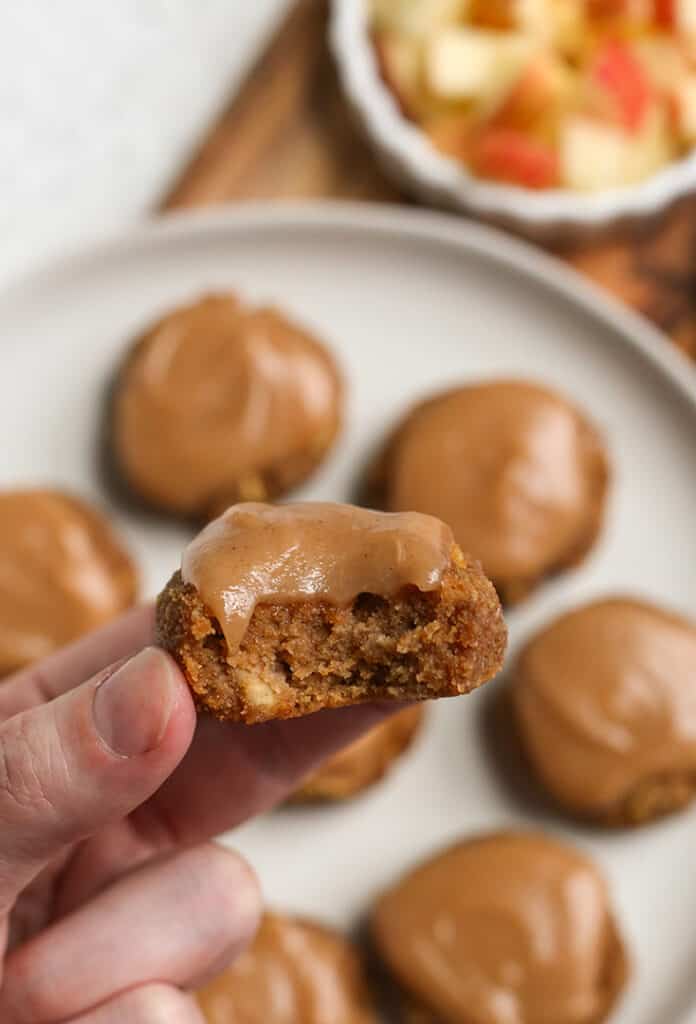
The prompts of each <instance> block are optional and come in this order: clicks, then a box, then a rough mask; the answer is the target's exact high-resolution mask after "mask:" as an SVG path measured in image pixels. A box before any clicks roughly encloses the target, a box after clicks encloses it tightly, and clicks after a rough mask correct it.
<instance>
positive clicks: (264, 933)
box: [197, 913, 378, 1024]
mask: <svg viewBox="0 0 696 1024" xmlns="http://www.w3.org/2000/svg"><path fill="white" fill-rule="evenodd" d="M197 1000H198V1004H199V1006H200V1008H201V1011H202V1012H203V1016H204V1017H205V1020H206V1024H291V1022H292V1024H378V1017H377V1013H376V1010H375V1008H374V1006H373V1003H372V999H371V997H370V993H369V990H368V987H367V982H366V979H365V975H364V970H363V966H362V963H361V961H360V957H359V955H358V952H357V950H356V949H355V947H354V946H353V945H352V944H351V943H350V942H349V940H348V939H345V938H343V936H341V935H339V934H338V932H335V931H333V930H331V929H330V928H326V927H325V926H323V925H319V924H316V923H314V922H313V921H308V920H305V919H301V918H297V917H286V916H283V915H281V914H275V913H274V914H271V913H267V914H266V915H265V916H264V918H263V921H262V923H261V927H260V929H259V931H258V933H257V935H256V938H255V940H254V942H253V943H252V944H251V946H250V947H249V949H247V950H246V952H244V953H242V955H241V956H240V957H239V959H237V960H236V961H235V962H234V963H233V964H232V966H231V967H229V968H228V969H227V970H226V971H225V972H224V973H223V974H221V975H219V976H218V977H217V978H214V979H213V980H212V981H211V982H209V983H208V984H207V985H206V986H205V987H204V988H203V989H201V990H200V991H199V992H198V993H197Z"/></svg>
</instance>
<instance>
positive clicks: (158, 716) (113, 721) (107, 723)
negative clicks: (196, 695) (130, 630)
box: [92, 647, 176, 757]
mask: <svg viewBox="0 0 696 1024" xmlns="http://www.w3.org/2000/svg"><path fill="white" fill-rule="evenodd" d="M175 699H176V687H175V685H174V677H173V673H172V669H171V665H170V663H169V659H168V657H167V655H166V654H165V653H164V652H163V651H160V650H159V649H158V648H157V647H146V648H145V649H144V650H143V651H140V652H139V653H138V654H136V655H135V657H133V658H131V659H130V661H127V662H126V663H125V665H121V667H120V668H119V669H118V670H117V671H116V672H114V674H113V675H111V676H108V677H107V678H106V679H105V680H104V681H103V682H102V683H100V684H99V686H98V687H97V689H96V691H95V694H94V703H93V705H92V713H93V716H94V724H95V727H96V729H97V732H98V733H99V735H100V736H101V738H102V740H103V742H104V743H105V745H106V746H107V747H108V748H109V749H110V750H112V751H113V752H114V753H115V754H118V755H119V756H121V757H136V756H137V755H139V754H146V753H147V752H148V751H149V750H154V749H155V748H156V747H158V746H159V744H160V743H161V741H162V737H163V736H164V732H165V730H166V728H167V724H168V722H169V718H170V716H171V713H172V710H173V707H174V701H175Z"/></svg>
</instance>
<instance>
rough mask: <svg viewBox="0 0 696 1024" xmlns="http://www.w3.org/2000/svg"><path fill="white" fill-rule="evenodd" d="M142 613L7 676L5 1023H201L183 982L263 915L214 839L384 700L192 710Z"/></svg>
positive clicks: (245, 870)
mask: <svg viewBox="0 0 696 1024" xmlns="http://www.w3.org/2000/svg"><path fill="white" fill-rule="evenodd" d="M152 626H153V618H152V609H149V608H142V609H137V610H136V611H134V612H131V613H130V614H129V615H127V616H125V617H124V618H123V619H121V620H119V621H118V622H116V623H115V624H113V625H112V626H109V627H107V628H106V629H104V630H101V631H99V632H98V633H95V634H93V635H92V636H90V637H88V638H87V639H85V640H84V641H80V642H79V643H77V644H74V645H73V646H72V647H69V648H66V649H65V650H64V651H62V652H60V653H58V654H56V655H54V656H53V657H51V658H49V659H47V660H46V661H45V662H43V663H40V664H39V665H37V666H32V667H31V668H29V669H27V670H25V671H24V672H21V673H19V674H17V675H15V676H13V677H11V678H10V679H9V680H7V681H5V682H3V683H1V684H0V978H2V987H1V988H0V1020H1V1021H2V1022H3V1024H57V1022H61V1024H65V1022H70V1024H117V1022H123V1021H128V1022H129V1024H141V1022H142V1024H159V1022H160V1021H161V1022H162V1024H164V1022H166V1024H201V1021H202V1018H201V1016H200V1013H199V1011H198V1010H197V1008H196V1005H195V1002H194V1001H193V999H192V998H191V997H190V996H188V995H187V994H186V990H187V989H191V988H194V987H196V986H197V985H199V984H200V983H201V982H202V981H204V980H205V979H206V977H208V976H209V975H211V974H212V973H214V972H217V971H219V970H222V968H223V967H224V966H225V965H226V964H227V963H228V962H229V961H230V960H231V959H233V958H234V957H235V956H236V955H237V954H238V953H239V952H240V951H241V950H242V949H243V947H244V946H245V944H246V943H247V942H248V941H249V940H250V938H251V937H252V936H253V934H254V931H255V929H256V925H257V923H258V918H259V913H260V896H259V890H258V885H257V883H256V880H255V877H254V875H253V873H252V871H251V870H250V868H249V867H248V866H247V865H246V864H245V863H244V862H243V861H242V860H241V859H240V858H239V857H238V856H237V855H236V854H234V853H232V852H230V851H228V850H225V849H224V848H222V847H220V846H217V845H215V844H213V843H210V842H209V841H208V840H209V839H210V837H211V836H214V835H217V834H218V833H220V832H222V831H225V830H226V829H229V828H232V827H234V826H235V825H237V824H239V823H241V822H242V821H244V820H245V819H247V818H249V817H250V816H252V815H255V814H258V813H259V812H260V811H263V810H266V809H267V808H269V807H271V806H272V805H273V804H275V803H277V802H278V801H280V800H282V799H283V798H284V797H285V796H286V795H287V794H288V793H289V792H290V791H291V790H292V789H293V788H294V787H295V785H296V784H297V782H298V781H299V780H300V778H301V777H302V776H303V775H304V774H306V773H307V772H308V771H310V770H311V769H312V768H313V767H315V766H316V765H317V764H318V763H319V762H320V761H321V760H322V759H323V758H325V757H327V756H328V755H330V754H331V753H333V752H334V751H335V750H337V749H338V748H339V747H341V746H342V745H344V744H346V743H348V742H350V741H351V740H352V739H354V738H356V737H357V736H358V735H359V734H360V733H361V732H362V731H364V730H365V729H366V728H368V727H369V726H370V725H373V724H375V722H376V721H378V720H379V718H380V717H383V716H384V715H385V714H386V713H387V712H386V711H385V710H384V709H380V708H375V707H368V706H362V707H355V708H348V709H344V710H341V711H324V712H320V713H319V714H317V715H311V716H309V717H307V718H304V719H295V720H292V721H288V722H269V723H266V724H264V725H257V726H253V727H249V726H243V725H236V724H221V723H219V722H216V721H214V720H213V719H211V718H207V717H204V718H201V719H200V720H198V722H197V721H196V714H195V711H194V707H193V703H192V700H191V696H190V693H189V690H188V687H187V686H186V683H185V681H184V679H183V676H182V675H181V673H180V671H179V669H178V668H177V666H176V664H175V663H174V661H173V660H172V659H171V658H170V657H169V656H168V655H167V654H165V653H164V652H163V651H161V650H159V649H158V648H155V647H148V646H146V645H147V644H149V643H151V641H152ZM107 665H108V666H109V667H107V668H105V666H107ZM83 680H87V681H86V682H84V681H83ZM3 960H4V963H3Z"/></svg>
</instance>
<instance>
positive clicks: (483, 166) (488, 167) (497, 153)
mask: <svg viewBox="0 0 696 1024" xmlns="http://www.w3.org/2000/svg"><path fill="white" fill-rule="evenodd" d="M470 159H471V166H472V169H473V171H474V173H475V174H478V175H479V176H480V177H482V178H492V179H493V180H495V181H506V182H510V183H511V184H514V185H522V186H523V187H524V188H552V187H553V186H554V185H557V184H558V180H559V164H558V155H557V153H556V151H555V150H554V149H553V148H552V147H551V146H548V145H546V144H545V143H543V142H538V141H537V140H536V139H533V138H530V136H529V135H526V134H524V133H523V132H517V131H513V130H511V129H507V128H486V129H484V130H483V131H482V132H481V133H480V134H479V136H478V137H477V138H476V139H475V140H474V141H473V143H472V144H471V149H470Z"/></svg>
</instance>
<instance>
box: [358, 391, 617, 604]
mask: <svg viewBox="0 0 696 1024" xmlns="http://www.w3.org/2000/svg"><path fill="white" fill-rule="evenodd" d="M607 482H608V465H607V459H606V456H605V453H604V449H603V446H602V442H601V440H600V438H599V436H598V434H597V432H596V431H595V429H594V428H593V427H592V425H591V424H590V423H589V422H588V421H587V419H586V418H585V417H584V416H583V414H582V413H581V412H580V411H579V410H578V409H576V408H575V407H574V406H573V405H571V404H570V403H569V402H568V401H566V399H564V398H563V397H561V396H560V395H558V394H556V393H554V392H553V391H551V390H549V389H548V388H545V387H542V386H540V385H538V384H534V383H531V382H526V381H519V380H495V381H489V382H485V383H480V384H472V385H467V386H464V387H460V388H456V389H454V390H451V391H447V392H444V393H442V394H439V395H435V396H433V397H432V398H430V399H428V400H426V401H424V402H422V403H421V404H419V405H417V406H416V407H415V408H414V409H412V410H411V411H410V412H409V413H408V414H407V415H406V417H405V419H404V420H402V422H401V423H400V425H399V426H398V427H397V428H396V430H395V432H394V433H393V435H392V437H391V440H390V441H389V442H388V444H387V446H386V448H385V450H384V452H383V454H382V456H381V457H380V459H379V461H378V463H377V464H376V465H375V466H374V467H373V471H372V474H371V480H370V482H369V487H370V493H371V498H372V500H373V501H374V502H375V503H376V504H377V505H378V506H379V507H381V508H385V509H387V510H389V511H393V512H396V511H399V510H402V509H416V510H417V511H419V512H427V513H429V514H430V515H434V516H437V517H438V518H440V519H443V520H444V521H445V522H446V523H448V524H449V525H450V526H451V527H452V530H453V531H454V536H455V539H456V541H457V543H458V544H459V545H460V546H461V547H462V548H463V550H464V551H469V552H471V554H472V555H473V556H474V557H475V558H478V559H479V560H480V561H481V563H482V564H483V568H484V571H485V572H486V574H487V575H488V576H489V577H490V578H491V579H492V580H493V583H494V584H495V586H496V588H497V590H498V593H499V594H500V597H501V600H502V601H503V602H504V603H510V604H511V603H513V602H515V601H519V600H521V599H522V598H524V597H525V596H526V595H527V594H528V593H529V592H530V591H531V590H532V589H533V588H534V587H535V586H536V585H537V584H538V583H539V582H540V581H541V580H542V579H543V578H544V577H547V576H549V575H552V574H554V573H556V572H559V571H560V570H562V569H564V568H566V567H567V566H571V565H573V564H575V563H577V562H579V561H581V560H582V558H583V557H584V556H585V554H586V553H587V552H588V551H589V549H590V548H591V547H592V545H593V543H594V541H595V539H596V537H597V535H598V532H599V530H600V526H601V522H602V514H603V510H604V502H605V493H606V489H607Z"/></svg>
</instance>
